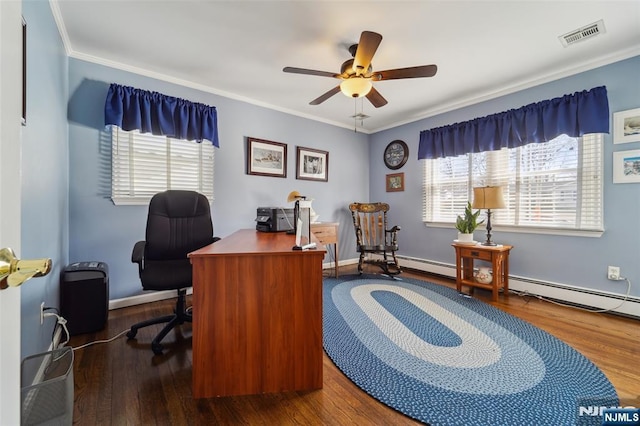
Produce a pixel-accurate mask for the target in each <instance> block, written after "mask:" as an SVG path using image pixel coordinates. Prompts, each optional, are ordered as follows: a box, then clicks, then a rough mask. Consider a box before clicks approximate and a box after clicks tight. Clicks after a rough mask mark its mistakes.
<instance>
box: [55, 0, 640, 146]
mask: <svg viewBox="0 0 640 426" xmlns="http://www.w3.org/2000/svg"><path fill="white" fill-rule="evenodd" d="M51 6H52V10H53V13H54V17H55V19H56V21H57V23H58V26H59V28H60V30H61V33H62V38H63V40H64V43H65V46H66V49H67V52H68V54H69V56H71V57H74V58H79V59H83V60H88V61H92V62H97V63H100V64H105V65H109V66H114V67H118V68H122V69H125V70H129V71H133V72H136V73H140V74H143V75H148V76H151V77H155V78H159V79H162V80H166V81H170V82H174V83H179V84H182V85H187V86H190V87H195V88H198V89H201V90H205V91H209V92H212V93H216V94H219V95H223V96H227V97H230V98H234V99H239V100H243V101H247V102H250V103H254V104H257V105H261V106H265V107H268V108H273V109H276V110H280V111H284V112H287V113H292V114H296V115H300V116H304V117H308V118H312V119H315V120H319V121H323V122H327V123H331V124H334V125H338V126H342V127H346V128H354V119H353V118H351V116H352V115H354V113H355V112H358V113H359V112H363V113H364V114H366V115H369V116H370V118H367V119H366V120H364V122H363V125H362V128H361V127H360V121H358V123H357V124H358V131H362V132H365V133H371V132H375V131H378V130H382V129H386V128H390V127H393V126H396V125H399V124H403V123H407V122H412V121H415V120H418V119H421V118H425V117H428V116H432V115H435V114H438V113H442V112H445V111H449V110H452V109H455V108H459V107H461V106H464V105H469V104H473V103H476V102H479V101H482V100H485V99H490V98H493V97H496V96H500V95H503V94H506V93H510V92H514V91H516V90H521V89H523V88H526V87H531V86H534V85H537V84H540V83H543V82H546V81H551V80H555V79H558V78H561V77H564V76H568V75H572V74H575V73H578V72H582V71H585V70H588V69H592V68H595V67H597V66H601V65H605V64H608V63H612V62H615V61H618V60H621V59H626V58H629V57H632V56H636V55H640V1H638V0H628V1H606V0H605V1H540V0H538V1H518V0H511V1H507V0H502V1H481V0H471V1H456V0H450V1H426V0H425V1H410V2H407V1H323V0H316V1H269V0H261V1H238V0H235V1H204V0H201V1H190V0H141V1H123V0H82V1H80V0H51ZM600 19H602V20H604V26H605V29H606V32H605V33H604V34H601V35H599V36H597V37H594V38H591V39H587V40H584V41H581V42H578V43H576V44H574V45H571V46H569V47H567V48H565V47H563V46H562V44H561V42H560V41H559V39H558V37H559V36H561V35H563V34H566V33H568V32H570V31H572V30H575V29H578V28H580V27H583V26H585V25H588V24H591V23H594V22H596V21H598V20H600ZM363 30H369V31H375V32H378V33H380V34H382V36H383V40H382V43H381V44H380V47H379V48H378V50H377V52H376V54H375V56H374V58H373V61H372V64H373V68H374V70H386V69H391V68H403V67H410V66H416V65H428V64H437V65H438V73H437V74H436V76H435V77H432V78H419V79H406V80H391V81H380V82H376V83H374V86H375V87H376V89H378V91H379V92H380V93H381V94H382V95H383V96H384V97H385V98H386V99H387V100H388V101H389V103H388V104H387V105H385V106H383V107H381V108H377V109H376V108H374V107H373V106H372V105H371V104H370V103H369V102H368V101H367V100H366V99H365V100H364V101H362V100H358V101H354V100H353V99H349V98H347V97H345V96H344V95H342V94H340V93H338V94H336V95H335V96H333V97H332V98H330V99H329V100H327V101H325V102H324V103H323V104H321V105H318V106H311V105H309V102H310V101H311V100H313V99H315V98H316V97H318V96H320V95H321V94H323V93H325V92H326V91H328V90H329V89H331V88H333V87H335V86H336V85H338V83H339V82H340V81H339V80H336V79H332V78H327V77H318V76H309V75H299V74H288V73H284V72H282V68H283V67H285V66H292V67H299V68H310V69H315V70H321V71H329V72H336V73H337V72H339V70H340V65H341V64H342V62H344V61H345V60H347V59H349V58H350V57H351V56H350V54H349V52H348V51H347V47H348V46H349V45H351V44H353V43H357V41H358V39H359V37H360V33H361V32H362V31H363ZM639 72H640V71H639ZM120 83H123V82H120ZM123 84H126V83H123ZM595 85H597V83H595V84H594V86H595ZM141 88H142V89H145V88H144V87H141ZM589 88H590V87H585V89H589ZM167 94H169V95H173V94H172V93H167ZM214 106H215V105H214ZM356 108H357V109H356ZM219 114H222V112H220V111H219Z"/></svg>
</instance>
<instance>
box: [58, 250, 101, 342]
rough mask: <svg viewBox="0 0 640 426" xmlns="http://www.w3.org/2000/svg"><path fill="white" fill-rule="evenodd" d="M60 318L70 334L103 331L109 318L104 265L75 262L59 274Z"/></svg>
mask: <svg viewBox="0 0 640 426" xmlns="http://www.w3.org/2000/svg"><path fill="white" fill-rule="evenodd" d="M61 281H62V282H61V285H60V314H61V315H62V317H64V318H65V319H66V320H67V329H68V330H69V334H70V335H72V336H74V335H76V334H83V333H92V332H96V331H100V330H102V329H104V327H105V325H106V323H107V317H108V315H109V268H108V267H107V264H106V263H104V262H76V263H72V264H70V265H68V266H67V267H66V268H65V269H64V271H63V272H62V280H61Z"/></svg>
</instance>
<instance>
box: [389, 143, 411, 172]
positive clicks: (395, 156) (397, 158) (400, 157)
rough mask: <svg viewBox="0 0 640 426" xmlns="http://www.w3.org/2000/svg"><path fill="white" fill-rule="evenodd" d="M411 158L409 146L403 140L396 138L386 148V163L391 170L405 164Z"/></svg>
mask: <svg viewBox="0 0 640 426" xmlns="http://www.w3.org/2000/svg"><path fill="white" fill-rule="evenodd" d="M408 158H409V147H408V146H407V144H406V143H404V142H403V141H401V140H399V139H396V140H395V141H393V142H391V143H390V144H389V145H387V147H386V148H385V149H384V164H385V165H386V166H387V167H388V168H390V169H391V170H397V169H399V168H400V167H402V166H404V163H406V162H407V159H408Z"/></svg>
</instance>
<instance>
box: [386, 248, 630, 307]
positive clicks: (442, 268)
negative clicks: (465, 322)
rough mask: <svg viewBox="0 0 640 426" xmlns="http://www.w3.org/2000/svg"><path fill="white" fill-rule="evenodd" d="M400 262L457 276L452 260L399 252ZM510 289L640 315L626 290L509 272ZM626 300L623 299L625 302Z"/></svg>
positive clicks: (431, 271)
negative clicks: (604, 289) (450, 261)
mask: <svg viewBox="0 0 640 426" xmlns="http://www.w3.org/2000/svg"><path fill="white" fill-rule="evenodd" d="M398 258H399V259H401V260H402V262H400V265H401V266H403V267H406V268H411V269H416V270H419V271H424V272H429V273H432V274H438V275H442V276H446V277H449V278H453V279H455V277H456V267H455V265H453V264H448V263H443V262H434V261H431V260H425V259H418V258H413V257H408V256H398ZM620 286H621V290H624V291H625V292H626V288H627V287H626V282H624V281H620ZM509 289H511V290H515V291H518V292H526V293H528V294H531V295H535V296H542V297H546V298H549V299H554V300H559V301H563V302H566V303H568V304H571V305H580V306H584V307H589V308H591V309H594V310H604V309H606V310H610V311H611V312H614V313H618V314H622V315H626V316H631V317H634V318H640V298H638V297H636V296H629V297H628V298H627V300H626V301H625V295H624V293H622V294H620V293H609V292H605V291H601V290H593V289H589V288H584V287H577V286H572V285H569V284H561V283H554V282H550V281H542V280H535V279H531V278H526V277H519V276H515V275H509ZM623 301H624V303H622V302H623Z"/></svg>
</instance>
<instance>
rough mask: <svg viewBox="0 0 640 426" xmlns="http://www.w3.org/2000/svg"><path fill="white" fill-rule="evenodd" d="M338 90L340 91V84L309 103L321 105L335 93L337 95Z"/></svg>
mask: <svg viewBox="0 0 640 426" xmlns="http://www.w3.org/2000/svg"><path fill="white" fill-rule="evenodd" d="M338 92H340V86H336V87H334V88H333V89H331V90H329V91H328V92H327V93H325V94H324V95H321V96H319V97H317V98H315V99H314V100H312V101H311V102H309V105H320V104H321V103H323V102H324V101H326V100H327V99H329V98H330V97H332V96H333V95H335V94H336V93H338Z"/></svg>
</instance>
